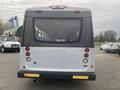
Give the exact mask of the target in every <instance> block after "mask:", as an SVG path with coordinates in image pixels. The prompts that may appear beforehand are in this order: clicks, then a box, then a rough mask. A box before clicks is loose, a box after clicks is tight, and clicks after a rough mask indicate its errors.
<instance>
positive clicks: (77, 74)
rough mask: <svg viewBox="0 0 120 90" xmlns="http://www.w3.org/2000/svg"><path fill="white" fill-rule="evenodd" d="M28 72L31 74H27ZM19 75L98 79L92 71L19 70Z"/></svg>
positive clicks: (22, 76)
mask: <svg viewBox="0 0 120 90" xmlns="http://www.w3.org/2000/svg"><path fill="white" fill-rule="evenodd" d="M26 74H29V75H28V76H26ZM31 74H32V75H31ZM36 75H37V76H36ZM17 76H18V77H19V78H51V79H77V80H95V79H96V75H95V73H92V72H51V71H39V72H38V71H18V73H17ZM86 77H87V78H86Z"/></svg>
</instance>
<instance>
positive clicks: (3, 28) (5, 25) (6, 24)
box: [0, 19, 13, 35]
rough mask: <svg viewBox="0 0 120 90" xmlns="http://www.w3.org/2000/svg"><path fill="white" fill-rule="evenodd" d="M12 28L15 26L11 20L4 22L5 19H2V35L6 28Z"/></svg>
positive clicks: (0, 29)
mask: <svg viewBox="0 0 120 90" xmlns="http://www.w3.org/2000/svg"><path fill="white" fill-rule="evenodd" d="M12 28H13V26H12V24H11V23H10V22H3V20H2V19H0V35H2V34H3V32H4V31H5V30H9V29H12Z"/></svg>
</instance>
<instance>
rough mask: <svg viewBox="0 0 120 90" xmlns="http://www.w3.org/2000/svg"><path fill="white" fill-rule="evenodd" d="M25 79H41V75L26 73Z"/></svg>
mask: <svg viewBox="0 0 120 90" xmlns="http://www.w3.org/2000/svg"><path fill="white" fill-rule="evenodd" d="M24 77H30V78H32V77H33V78H39V77H40V74H31V73H25V74H24Z"/></svg>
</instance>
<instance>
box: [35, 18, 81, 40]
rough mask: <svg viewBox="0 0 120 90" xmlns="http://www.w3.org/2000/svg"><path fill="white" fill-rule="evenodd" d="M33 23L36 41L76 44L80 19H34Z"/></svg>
mask: <svg viewBox="0 0 120 90" xmlns="http://www.w3.org/2000/svg"><path fill="white" fill-rule="evenodd" d="M33 23H34V26H33V28H34V29H33V30H34V35H35V39H36V40H37V41H44V42H77V41H79V39H80V38H79V36H80V31H81V30H80V28H81V20H80V19H34V22H33Z"/></svg>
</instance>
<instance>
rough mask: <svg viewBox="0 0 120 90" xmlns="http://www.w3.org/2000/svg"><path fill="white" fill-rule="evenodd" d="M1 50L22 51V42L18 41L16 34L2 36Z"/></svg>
mask: <svg viewBox="0 0 120 90" xmlns="http://www.w3.org/2000/svg"><path fill="white" fill-rule="evenodd" d="M0 50H1V52H2V53H4V52H6V51H17V52H20V43H19V42H18V41H16V39H15V36H8V35H2V36H0Z"/></svg>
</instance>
